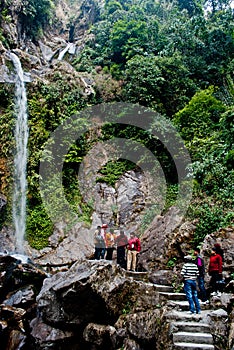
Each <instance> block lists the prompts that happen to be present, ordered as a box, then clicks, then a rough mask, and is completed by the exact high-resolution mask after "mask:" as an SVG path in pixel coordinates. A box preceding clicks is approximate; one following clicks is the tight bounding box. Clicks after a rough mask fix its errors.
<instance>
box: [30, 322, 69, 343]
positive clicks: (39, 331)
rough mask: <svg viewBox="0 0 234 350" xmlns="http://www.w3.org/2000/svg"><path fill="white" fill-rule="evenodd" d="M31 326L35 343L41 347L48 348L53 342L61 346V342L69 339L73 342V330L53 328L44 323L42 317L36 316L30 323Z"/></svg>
mask: <svg viewBox="0 0 234 350" xmlns="http://www.w3.org/2000/svg"><path fill="white" fill-rule="evenodd" d="M30 327H31V329H32V331H31V336H32V337H33V339H34V341H35V345H36V346H39V347H40V349H44V348H45V349H46V348H48V347H50V346H51V344H53V345H55V346H56V344H57V346H59V343H64V342H65V341H66V340H67V339H69V342H71V338H73V337H74V334H73V332H70V331H66V330H61V329H56V328H53V327H51V326H50V325H48V324H46V323H44V322H43V321H42V319H41V318H40V317H38V318H34V319H33V320H32V321H31V323H30Z"/></svg>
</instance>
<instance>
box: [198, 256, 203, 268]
mask: <svg viewBox="0 0 234 350" xmlns="http://www.w3.org/2000/svg"><path fill="white" fill-rule="evenodd" d="M197 266H198V267H202V259H201V258H200V257H199V256H198V258H197Z"/></svg>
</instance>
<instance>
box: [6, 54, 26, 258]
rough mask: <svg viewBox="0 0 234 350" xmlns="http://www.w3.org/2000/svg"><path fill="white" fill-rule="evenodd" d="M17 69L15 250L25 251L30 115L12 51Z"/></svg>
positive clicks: (14, 200) (20, 71)
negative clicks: (28, 115)
mask: <svg viewBox="0 0 234 350" xmlns="http://www.w3.org/2000/svg"><path fill="white" fill-rule="evenodd" d="M10 58H11V60H12V62H13V64H14V67H15V70H16V83H15V117H16V120H15V155H14V183H13V208H12V211H13V220H14V226H15V251H16V252H17V253H20V254H23V253H24V236H25V231H26V195H27V177H26V169H27V153H28V152H27V144H28V135H29V132H28V117H27V95H26V88H25V83H24V72H23V70H22V67H21V63H20V60H19V58H18V57H17V56H16V55H15V54H14V53H12V52H11V53H10Z"/></svg>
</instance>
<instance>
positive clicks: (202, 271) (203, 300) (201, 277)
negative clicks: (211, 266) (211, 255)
mask: <svg viewBox="0 0 234 350" xmlns="http://www.w3.org/2000/svg"><path fill="white" fill-rule="evenodd" d="M194 255H195V256H196V259H195V263H196V265H197V267H198V271H199V275H198V277H197V281H198V288H199V290H200V294H201V304H208V303H209V300H208V299H207V295H206V288H205V281H204V277H205V265H204V260H203V258H202V257H201V255H200V248H198V247H196V248H195V249H194Z"/></svg>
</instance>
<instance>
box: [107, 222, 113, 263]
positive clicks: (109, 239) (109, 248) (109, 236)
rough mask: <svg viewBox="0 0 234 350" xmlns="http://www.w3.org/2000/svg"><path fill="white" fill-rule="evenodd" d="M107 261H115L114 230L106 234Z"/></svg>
mask: <svg viewBox="0 0 234 350" xmlns="http://www.w3.org/2000/svg"><path fill="white" fill-rule="evenodd" d="M105 238H106V260H112V259H113V251H114V249H115V235H114V230H113V228H110V230H109V232H106V237H105Z"/></svg>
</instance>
